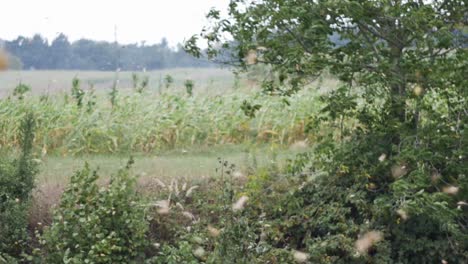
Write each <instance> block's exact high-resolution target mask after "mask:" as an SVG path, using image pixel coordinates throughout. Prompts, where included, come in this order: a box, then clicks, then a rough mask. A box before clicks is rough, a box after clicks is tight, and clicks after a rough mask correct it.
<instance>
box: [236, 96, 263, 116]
mask: <svg viewBox="0 0 468 264" xmlns="http://www.w3.org/2000/svg"><path fill="white" fill-rule="evenodd" d="M240 108H241V109H242V111H243V112H244V114H245V116H247V117H249V118H254V117H255V114H256V112H257V111H258V110H260V108H262V106H261V105H259V104H254V105H252V104H251V103H249V102H248V101H247V100H244V102H242V105H241V106H240Z"/></svg>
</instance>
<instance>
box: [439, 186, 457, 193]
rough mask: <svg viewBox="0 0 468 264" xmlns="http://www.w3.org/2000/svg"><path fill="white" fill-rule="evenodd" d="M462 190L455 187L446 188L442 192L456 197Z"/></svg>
mask: <svg viewBox="0 0 468 264" xmlns="http://www.w3.org/2000/svg"><path fill="white" fill-rule="evenodd" d="M459 189H460V188H458V187H455V186H446V187H444V188H443V189H442V192H444V193H446V194H449V195H455V194H457V193H458V191H459Z"/></svg>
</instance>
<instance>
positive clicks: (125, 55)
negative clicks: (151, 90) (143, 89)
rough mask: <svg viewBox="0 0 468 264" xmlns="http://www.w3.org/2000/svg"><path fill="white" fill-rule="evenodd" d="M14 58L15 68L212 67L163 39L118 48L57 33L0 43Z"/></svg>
mask: <svg viewBox="0 0 468 264" xmlns="http://www.w3.org/2000/svg"><path fill="white" fill-rule="evenodd" d="M1 42H3V46H4V48H5V49H6V50H7V51H8V52H9V53H10V54H11V55H12V56H13V58H14V59H15V68H23V69H51V70H53V69H60V70H67V69H73V70H102V71H113V70H116V69H118V68H119V69H121V70H128V71H139V70H143V69H147V70H154V69H163V68H174V67H209V66H212V65H213V64H212V63H210V62H208V61H205V60H201V59H196V58H194V57H192V56H191V55H189V54H187V53H186V52H185V51H184V50H183V49H182V46H181V45H178V46H177V47H176V48H171V47H169V45H168V42H167V40H166V39H162V40H161V42H160V43H158V44H152V45H146V44H145V43H144V42H142V43H139V44H128V45H121V44H118V43H116V42H106V41H94V40H89V39H80V40H77V41H74V42H70V41H69V40H68V37H67V36H65V35H64V34H59V35H58V36H57V37H56V38H55V39H54V40H52V42H49V41H48V40H47V39H46V38H44V37H42V36H41V35H39V34H36V35H34V36H33V37H32V38H27V37H23V36H20V37H18V38H17V39H15V40H12V41H1V40H0V43H1Z"/></svg>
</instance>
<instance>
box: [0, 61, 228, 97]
mask: <svg viewBox="0 0 468 264" xmlns="http://www.w3.org/2000/svg"><path fill="white" fill-rule="evenodd" d="M132 73H133V72H118V73H116V72H106V71H39V70H38V71H7V72H0V96H1V97H5V96H7V95H8V94H10V93H11V92H12V91H13V89H14V88H15V86H16V85H18V83H20V82H21V83H24V84H27V85H30V86H31V87H32V93H33V94H47V93H48V94H54V93H57V92H68V91H69V90H70V88H71V80H72V79H73V78H75V77H77V78H79V79H80V80H81V81H82V83H83V86H84V87H83V88H89V87H90V86H91V85H93V86H94V88H95V89H96V90H98V91H99V90H101V91H102V90H108V89H110V88H111V87H112V85H113V83H114V80H115V79H116V78H117V79H118V80H119V84H118V86H119V88H121V89H123V90H127V89H130V88H131V87H132ZM137 73H138V74H140V75H141V76H148V78H149V87H150V88H151V89H152V90H153V91H155V92H156V91H158V90H159V89H160V88H161V87H162V86H163V81H164V77H165V76H166V75H171V76H172V77H173V78H174V81H175V82H174V85H173V88H174V87H175V88H176V89H181V88H183V83H184V81H185V80H187V79H190V80H193V81H194V82H195V89H194V90H195V92H197V91H198V92H210V93H217V92H222V90H225V89H230V88H232V87H233V86H234V84H235V76H234V74H233V73H232V72H231V71H230V70H228V69H219V68H181V69H167V70H158V71H148V72H144V73H143V72H137Z"/></svg>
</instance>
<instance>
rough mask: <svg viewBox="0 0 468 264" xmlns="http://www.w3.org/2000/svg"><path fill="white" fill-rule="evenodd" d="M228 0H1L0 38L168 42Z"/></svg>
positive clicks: (186, 33)
mask: <svg viewBox="0 0 468 264" xmlns="http://www.w3.org/2000/svg"><path fill="white" fill-rule="evenodd" d="M228 3H229V0H0V38H1V39H7V40H11V39H15V38H16V37H17V36H18V35H23V36H28V37H29V36H32V35H33V34H35V33H40V34H41V35H43V36H45V37H47V38H48V39H49V41H50V40H52V39H53V38H55V36H56V35H57V34H58V33H59V32H63V33H65V34H66V35H67V36H68V37H69V38H70V40H72V41H73V40H76V39H80V38H89V39H93V40H107V41H114V28H115V26H117V39H118V41H119V42H120V43H135V42H140V41H142V40H144V41H146V42H147V43H156V42H159V41H160V40H161V38H163V37H166V38H167V39H168V40H169V43H170V45H172V46H173V45H175V44H176V43H179V42H182V41H183V40H184V39H185V38H188V37H190V36H191V35H193V34H196V33H199V32H200V30H201V28H202V27H203V26H204V25H205V24H206V19H205V14H206V13H207V12H208V11H209V10H210V8H211V7H216V8H218V9H226V8H227V5H228Z"/></svg>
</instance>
